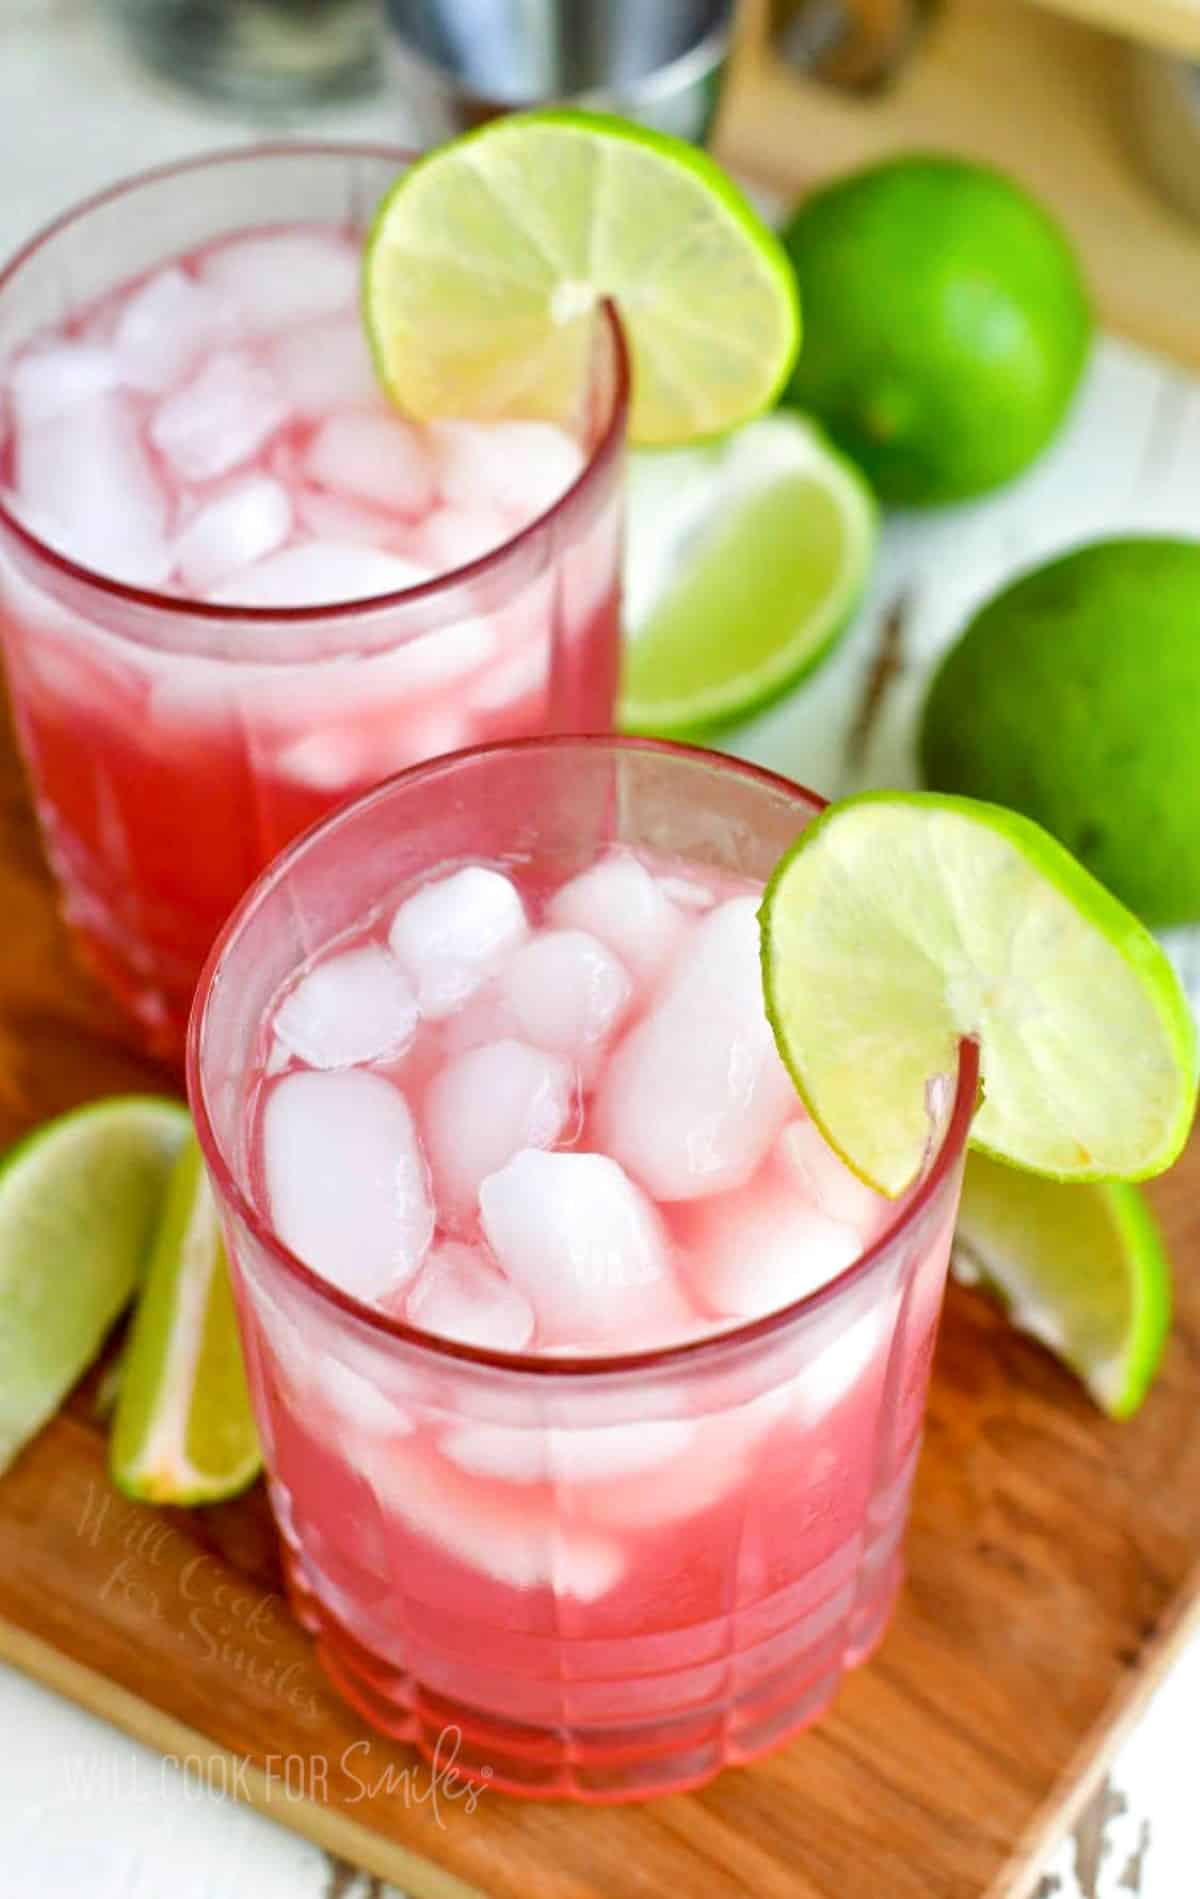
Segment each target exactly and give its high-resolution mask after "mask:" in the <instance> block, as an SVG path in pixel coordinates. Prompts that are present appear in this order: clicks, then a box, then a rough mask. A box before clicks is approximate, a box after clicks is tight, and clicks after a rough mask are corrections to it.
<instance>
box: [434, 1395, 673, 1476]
mask: <svg viewBox="0 0 1200 1899" xmlns="http://www.w3.org/2000/svg"><path fill="white" fill-rule="evenodd" d="M559 1409H560V1410H562V1411H564V1412H565V1410H566V1409H567V1407H566V1406H563V1407H559ZM695 1435H696V1426H695V1425H694V1424H691V1423H688V1422H687V1421H686V1420H684V1419H682V1418H678V1419H677V1418H664V1419H646V1420H645V1421H644V1422H639V1423H637V1424H606V1425H597V1426H580V1425H571V1424H570V1423H568V1422H567V1421H566V1418H565V1417H564V1419H563V1423H562V1425H561V1427H560V1428H557V1429H555V1428H551V1429H548V1430H538V1429H537V1428H529V1429H520V1428H518V1427H515V1426H511V1425H502V1424H456V1425H453V1426H451V1428H450V1429H449V1430H448V1431H447V1432H446V1433H445V1434H444V1436H443V1437H442V1440H441V1443H440V1446H439V1448H440V1450H441V1452H442V1455H443V1456H444V1457H448V1458H449V1459H450V1462H451V1463H452V1464H457V1465H458V1467H459V1469H460V1470H466V1471H470V1472H471V1474H472V1475H473V1476H476V1477H499V1478H501V1479H502V1480H503V1481H505V1482H507V1483H516V1484H535V1483H544V1482H545V1481H547V1480H548V1479H550V1478H555V1479H557V1480H559V1481H561V1482H565V1483H572V1484H590V1483H608V1482H610V1481H611V1480H612V1479H614V1478H620V1477H633V1476H640V1475H641V1474H642V1473H643V1472H645V1471H649V1470H660V1469H661V1468H662V1466H663V1465H664V1464H669V1463H671V1462H672V1460H673V1459H674V1458H676V1457H678V1456H679V1455H680V1453H681V1452H682V1451H685V1450H686V1449H687V1447H688V1445H689V1444H690V1443H691V1442H692V1440H693V1438H694V1437H695Z"/></svg>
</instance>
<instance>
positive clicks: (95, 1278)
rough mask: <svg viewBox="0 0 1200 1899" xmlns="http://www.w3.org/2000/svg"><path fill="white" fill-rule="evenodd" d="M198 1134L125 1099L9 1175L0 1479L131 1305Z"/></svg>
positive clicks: (17, 1160)
mask: <svg viewBox="0 0 1200 1899" xmlns="http://www.w3.org/2000/svg"><path fill="white" fill-rule="evenodd" d="M188 1126H189V1123H188V1117H187V1110H186V1109H185V1108H184V1107H183V1106H182V1105H181V1103H179V1102H178V1101H167V1100H160V1099H159V1098H157V1097H155V1096H141V1095H128V1096H120V1097H118V1098H117V1099H116V1100H113V1101H101V1102H97V1103H96V1104H95V1105H90V1106H88V1107H84V1108H76V1109H75V1110H74V1111H73V1112H72V1113H70V1114H64V1115H62V1116H61V1117H60V1118H59V1119H58V1120H57V1121H51V1122H49V1123H48V1124H47V1125H46V1126H45V1127H42V1128H39V1129H38V1130H37V1131H36V1133H34V1134H31V1135H30V1136H29V1137H28V1138H27V1139H26V1140H24V1141H22V1142H21V1143H20V1144H19V1145H18V1146H17V1147H15V1148H13V1150H12V1152H11V1153H10V1154H8V1155H7V1156H6V1157H5V1160H4V1162H3V1164H2V1166H0V1470H3V1469H4V1468H5V1467H6V1465H8V1464H9V1463H10V1462H11V1461H12V1459H13V1458H14V1457H15V1456H16V1454H17V1452H18V1451H19V1450H20V1448H21V1446H22V1445H23V1444H24V1443H26V1442H27V1441H28V1439H29V1438H31V1437H32V1436H33V1435H34V1433H35V1432H36V1431H38V1430H40V1429H41V1427H42V1425H43V1424H45V1423H46V1421H47V1419H48V1418H50V1417H51V1416H52V1415H53V1413H54V1412H55V1411H56V1410H57V1409H58V1407H59V1405H60V1404H61V1403H62V1400H63V1399H64V1398H65V1396H66V1394H67V1392H68V1391H69V1390H70V1389H71V1386H72V1385H73V1384H74V1383H75V1381H76V1380H77V1379H78V1378H79V1377H80V1376H81V1375H82V1373H83V1372H85V1371H86V1370H87V1368H88V1366H89V1365H90V1364H91V1362H92V1360H93V1359H94V1358H95V1356H96V1354H97V1352H98V1351H99V1350H100V1347H101V1345H102V1344H103V1342H104V1335H105V1333H106V1332H107V1331H108V1329H109V1327H110V1326H111V1325H112V1323H113V1321H114V1319H116V1317H117V1315H118V1314H119V1313H120V1311H121V1308H122V1307H123V1306H124V1305H125V1303H126V1301H127V1300H128V1299H129V1298H130V1297H131V1295H132V1293H133V1290H134V1287H135V1286H136V1285H137V1282H138V1279H139V1278H140V1276H141V1273H142V1271H143V1268H144V1266H145V1263H146V1258H147V1256H148V1254H149V1251H150V1246H151V1243H152V1240H153V1237H154V1231H155V1226H156V1224H157V1221H158V1216H159V1212H160V1209H161V1205H162V1198H163V1191H164V1189H165V1187H166V1182H167V1176H168V1173H169V1170H170V1166H171V1162H172V1159H173V1158H174V1156H175V1154H176V1153H177V1152H178V1150H179V1147H180V1144H181V1143H182V1142H183V1140H184V1139H185V1138H186V1135H187V1131H188Z"/></svg>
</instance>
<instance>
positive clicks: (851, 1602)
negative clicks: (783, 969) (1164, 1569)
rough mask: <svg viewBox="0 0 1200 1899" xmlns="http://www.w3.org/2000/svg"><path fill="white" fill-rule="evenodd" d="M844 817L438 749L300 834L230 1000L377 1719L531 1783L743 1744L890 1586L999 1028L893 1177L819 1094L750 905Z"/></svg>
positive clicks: (710, 765) (827, 1666) (665, 753)
mask: <svg viewBox="0 0 1200 1899" xmlns="http://www.w3.org/2000/svg"><path fill="white" fill-rule="evenodd" d="M817 808H818V805H817V801H816V800H814V799H813V798H811V797H810V796H809V794H807V793H806V792H803V791H801V790H799V789H798V788H797V787H795V786H793V785H790V784H788V783H786V782H785V781H783V780H781V779H777V778H773V777H770V776H768V775H766V774H764V773H761V772H758V771H755V770H754V769H752V768H750V767H748V766H745V765H741V764H737V763H734V762H733V761H731V760H729V759H724V758H718V757H715V756H712V755H709V754H704V753H700V752H692V751H688V750H686V749H682V748H672V747H667V746H660V745H654V744H649V743H639V742H635V741H629V740H624V741H622V740H606V739H590V740H589V739H581V740H570V739H560V740H545V741H529V742H527V743H524V744H518V745H509V746H499V747H492V748H489V749H487V750H484V751H482V752H478V753H472V754H467V755H462V756H459V757H456V758H453V759H449V760H445V761H441V762H438V763H435V764H432V765H430V766H426V767H423V768H418V769H417V770H414V771H411V772H408V773H405V774H404V775H403V776H401V777H400V778H398V779H396V780H394V781H392V782H391V783H390V784H388V785H386V786H384V787H382V788H381V789H379V790H377V791H376V792H375V793H373V794H372V795H370V796H369V797H367V798H365V799H363V800H360V801H359V802H358V803H357V804H355V805H354V806H352V807H351V808H349V809H348V810H346V811H344V812H342V813H340V814H338V815H337V816H335V817H334V818H332V819H331V820H329V821H328V822H327V823H326V824H325V825H324V826H322V827H320V828H319V829H318V830H316V831H315V832H313V833H311V834H310V835H309V836H308V837H307V838H306V839H304V840H303V841H302V842H301V843H300V844H298V845H297V846H295V847H294V848H293V849H292V850H291V851H290V852H288V853H287V854H286V855H285V856H284V857H283V858H282V859H281V861H280V862H279V863H278V864H276V865H275V866H274V867H273V868H272V869H271V870H270V871H269V872H268V873H267V875H266V876H265V877H264V878H263V879H261V880H260V882H259V883H258V885H257V886H256V887H255V889H254V891H253V892H252V893H251V895H250V896H249V897H248V898H247V899H246V901H245V902H244V903H243V904H242V905H241V906H240V908H239V910H238V911H237V913H236V914H235V916H234V918H233V920H232V921H231V923H230V925H229V926H228V928H227V929H226V931H225V932H224V933H223V935H222V938H221V940H220V942H219V944H218V946H217V949H216V950H215V951H214V955H213V959H212V961H211V963H210V965H209V968H208V971H207V973H206V977H205V979H204V981H203V982H202V985H201V990H200V993H199V995H198V998H197V1005H196V1010H195V1013H194V1016H193V1024H192V1037H191V1050H190V1063H189V1081H190V1088H191V1096H192V1104H193V1112H194V1114H195V1118H196V1121H197V1126H198V1129H199V1132H200V1136H201V1140H202V1142H203V1144H204V1147H205V1151H206V1158H207V1160H208V1164H209V1168H210V1172H211V1174H212V1178H213V1181H214V1184H215V1187H216V1190H217V1194H218V1198H219V1200H220V1203H221V1208H222V1215H223V1220H224V1225H225V1231H226V1235H227V1239H228V1242H229V1250H230V1255H231V1259H232V1262H233V1269H234V1277H235V1285H236V1291H237V1297H238V1306H239V1312H240V1315H241V1323H242V1328H243V1337H244V1342H245V1346H246V1353H247V1360H248V1364H249V1368H250V1377H251V1384H252V1389H253V1395H254V1402H255V1407H256V1413H257V1416H258V1419H259V1425H260V1431H261V1435H262V1439H263V1444H264V1450H265V1455H266V1461H267V1467H268V1472H269V1479H270V1485H271V1494H272V1498H273V1501H274V1506H275V1510H276V1515H277V1518H278V1521H279V1526H280V1532H281V1538H282V1544H283V1552H284V1561H285V1567H286V1572H287V1577H288V1583H289V1588H290V1590H291V1594H292V1598H293V1601H294V1603H295V1605H296V1608H297V1611H298V1613H299V1614H300V1616H301V1618H302V1620H303V1621H304V1622H305V1624H306V1626H307V1627H308V1628H310V1629H311V1630H312V1631H313V1632H314V1633H315V1635H316V1637H317V1640H318V1646H319V1650H320V1654H321V1658H322V1660H323V1662H324V1664H325V1666H326V1668H327V1670H328V1672H329V1674H330V1675H331V1677H332V1678H333V1680H334V1681H335V1683H336V1684H337V1685H338V1686H339V1687H340V1688H341V1689H342V1690H343V1692H344V1693H345V1694H346V1695H347V1696H348V1697H349V1698H350V1699H351V1700H352V1701H353V1702H354V1703H355V1704H356V1705H357V1706H358V1707H359V1709H360V1710H361V1711H362V1712H363V1713H364V1714H365V1715H366V1716H367V1717H368V1718H369V1719H370V1720H371V1721H373V1722H375V1723H376V1724H377V1725H379V1726H381V1727H383V1728H384V1729H386V1730H387V1731H389V1732H391V1733H393V1734H396V1735H399V1736H402V1737H404V1738H406V1739H411V1740H413V1741H415V1742H416V1743H417V1744H418V1745H419V1746H420V1747H422V1748H423V1749H424V1750H425V1752H426V1753H427V1754H430V1755H432V1754H433V1753H434V1751H435V1749H436V1747H437V1743H438V1736H439V1734H441V1733H442V1731H443V1730H444V1729H446V1728H447V1727H451V1728H453V1729H455V1730H456V1731H457V1737H458V1738H457V1760H458V1765H459V1766H460V1768H462V1769H463V1771H466V1772H468V1773H475V1774H477V1775H480V1776H483V1777H485V1778H490V1779H491V1781H492V1782H493V1784H497V1785H500V1786H503V1787H505V1788H508V1789H510V1790H512V1791H516V1792H521V1793H525V1794H530V1795H541V1796H545V1795H568V1796H572V1797H575V1798H580V1799H585V1800H614V1799H629V1798H637V1797H641V1796H645V1795H648V1794H652V1793H659V1792H664V1791H668V1790H671V1789H677V1788H680V1787H684V1786H689V1785H694V1784H697V1783H699V1782H701V1781H703V1780H705V1779H707V1778H708V1777H709V1776H710V1775H711V1774H713V1773H715V1772H716V1771H717V1770H718V1769H719V1768H721V1767H722V1766H725V1765H727V1764H730V1763H734V1762H738V1761H742V1760H746V1759H748V1758H750V1757H751V1756H753V1755H755V1754H757V1753H759V1752H760V1751H762V1750H764V1749H766V1748H768V1747H771V1746H773V1745H774V1744H776V1743H777V1742H779V1741H780V1740H782V1739H783V1738H785V1737H786V1736H788V1735H790V1734H792V1733H793V1732H795V1731H796V1730H797V1729H799V1728H801V1727H803V1726H805V1725H806V1724H807V1723H809V1722H811V1721H812V1720H814V1719H815V1718H816V1717H817V1716H818V1715H819V1714H820V1713H821V1712H822V1710H823V1709H824V1708H825V1707H827V1705H828V1703H829V1701H830V1699H831V1697H832V1696H833V1694H834V1692H835V1690H836V1688H837V1685H838V1682H839V1680H840V1678H841V1675H842V1673H843V1671H844V1670H845V1668H846V1667H848V1666H850V1665H852V1664H853V1663H855V1662H857V1661H859V1660H861V1659H862V1658H863V1657H864V1656H865V1655H866V1654H867V1652H868V1651H869V1650H870V1649H871V1648H872V1646H873V1645H874V1644H875V1642H876V1641H877V1640H878V1639H879V1637H880V1635H881V1633H882V1631H883V1629H884V1626H885V1624H886V1621H887V1618H888V1614H889V1612H890V1609H891V1606H892V1603H893V1600H894V1598H895V1594H896V1589H897V1586H898V1583H899V1578H900V1573H901V1557H900V1545H901V1539H902V1535H903V1530H904V1524H905V1519H906V1515H907V1509H908V1499H909V1491H910V1486H911V1482H912V1475H913V1469H914V1465H915V1461H916V1457H917V1451H918V1446H919V1441H920V1434H921V1424H922V1416H923V1411H924V1403H925V1392H926V1385H927V1382H928V1376H929V1367H930V1360H931V1356H932V1352H933V1345H934V1339H935V1334H936V1329H937V1323H938V1315H939V1310H940V1306H941V1298H942V1290H943V1283H944V1278H945V1272H946V1262H947V1256H948V1251H949V1245H950V1235H951V1228H952V1224H953V1220H954V1214H955V1209H956V1205H957V1197H958V1187H959V1179H960V1174H961V1164H962V1153H963V1144H964V1141H965V1136H966V1129H967V1125H968V1121H969V1116H970V1112H971V1108H972V1105H973V1102H974V1090H975V1058H974V1054H973V1052H972V1051H970V1050H968V1051H966V1052H965V1053H964V1055H963V1059H962V1067H961V1072H960V1075H959V1077H958V1083H957V1090H955V1088H954V1086H953V1082H952V1081H951V1083H950V1085H949V1086H947V1087H944V1088H941V1089H937V1088H934V1089H931V1099H936V1098H939V1097H941V1098H942V1100H943V1109H942V1111H941V1116H940V1120H939V1123H938V1125H937V1126H935V1127H931V1134H930V1150H929V1151H930V1159H929V1164H928V1166H927V1169H926V1172H925V1175H924V1177H923V1179H922V1180H921V1182H920V1183H919V1184H918V1185H917V1186H916V1187H915V1188H914V1189H913V1190H912V1192H911V1193H910V1194H909V1195H908V1197H907V1198H906V1200H905V1201H904V1202H902V1203H900V1204H899V1205H894V1204H892V1203H889V1202H886V1201H883V1200H882V1199H880V1198H878V1197H877V1196H876V1195H874V1194H873V1193H871V1192H870V1191H869V1190H868V1189H866V1188H865V1187H864V1186H863V1185H862V1184H861V1183H860V1182H859V1181H857V1180H856V1179H855V1178H854V1177H853V1176H852V1175H851V1174H850V1173H849V1172H848V1171H847V1170H846V1169H845V1168H844V1167H843V1166H842V1165H841V1163H840V1162H839V1161H838V1160H837V1159H836V1157H835V1156H834V1155H833V1154H832V1153H831V1152H830V1151H829V1150H828V1148H827V1147H826V1146H825V1144H824V1142H823V1141H822V1139H821V1137H820V1136H819V1134H818V1133H817V1130H816V1129H815V1127H814V1126H813V1124H812V1123H811V1122H810V1121H809V1120H808V1119H807V1118H806V1116H805V1114H804V1112H803V1109H802V1107H801V1105H800V1102H799V1100H798V1099H797V1096H796V1094H795V1091H794V1089H793V1088H792V1086H791V1084H790V1082H789V1079H788V1077H787V1075H786V1073H785V1072H784V1070H783V1068H782V1065H781V1064H780V1062H779V1059H778V1056H777V1054H776V1052H775V1048H774V1043H773V1039H772V1036H771V1033H770V1029H769V1027H768V1024H767V1022H766V1019H765V1016H764V1012H763V1003H762V993H761V984H760V975H759V967H758V954H757V951H758V944H757V925H756V918H755V912H756V908H757V902H758V896H759V893H760V892H761V888H762V884H763V882H764V880H765V878H766V876H767V874H768V873H769V871H770V869H771V867H772V865H773V864H774V862H775V861H776V860H777V858H778V857H779V855H780V854H781V852H782V851H783V849H784V848H785V847H786V845H787V844H788V843H789V842H790V840H791V839H792V838H793V837H794V836H795V834H796V832H797V831H798V830H799V829H800V828H802V827H803V825H804V824H805V823H806V822H808V820H809V819H810V818H811V817H812V816H813V814H814V812H815V811H816V809H817ZM952 1096H953V1097H955V1098H954V1099H953V1100H951V1097H952Z"/></svg>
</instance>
